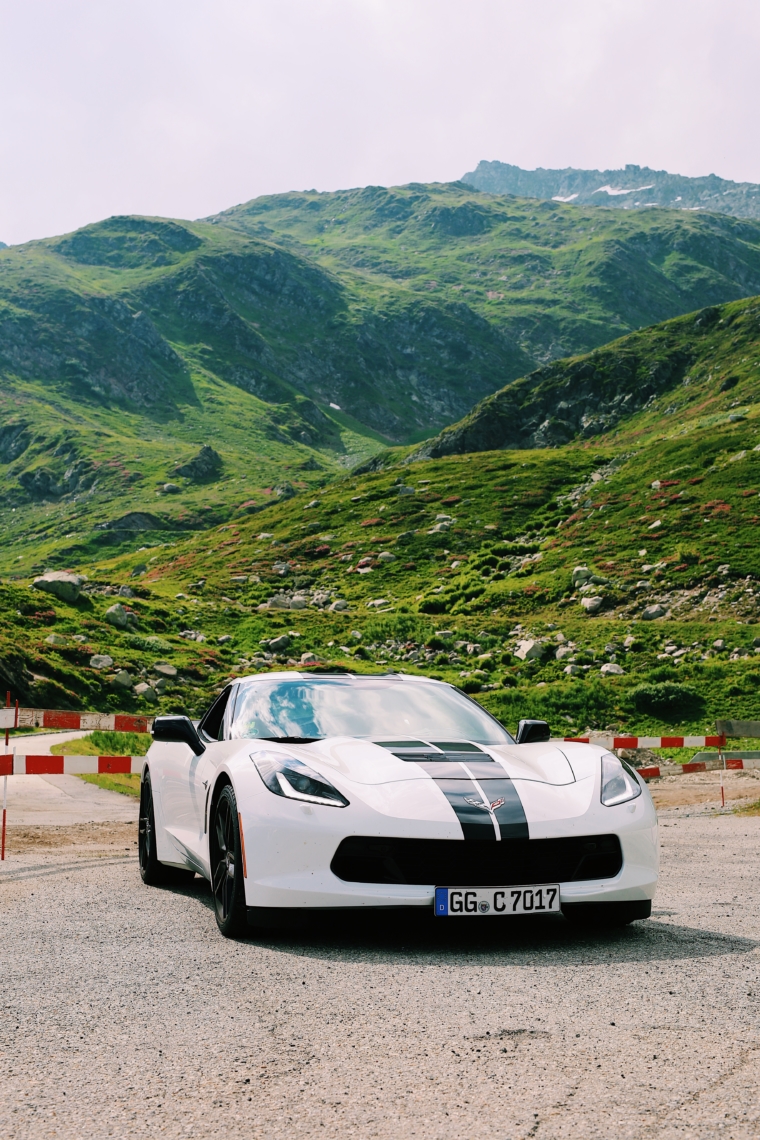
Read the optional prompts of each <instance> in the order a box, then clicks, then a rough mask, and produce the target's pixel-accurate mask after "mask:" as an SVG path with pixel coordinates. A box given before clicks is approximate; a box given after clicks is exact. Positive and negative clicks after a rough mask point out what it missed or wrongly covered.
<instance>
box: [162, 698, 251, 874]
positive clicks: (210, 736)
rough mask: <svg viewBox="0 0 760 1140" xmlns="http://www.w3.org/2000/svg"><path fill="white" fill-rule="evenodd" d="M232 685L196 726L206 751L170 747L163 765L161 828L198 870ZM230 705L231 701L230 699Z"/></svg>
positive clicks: (200, 863) (201, 860)
mask: <svg viewBox="0 0 760 1140" xmlns="http://www.w3.org/2000/svg"><path fill="white" fill-rule="evenodd" d="M236 688H237V686H236V685H230V686H228V687H227V688H226V689H225V690H224V691H223V692H222V694H221V695H220V696H219V697H218V698H217V700H216V701H215V702H214V704H213V705H212V706H211V708H210V709H209V711H208V712H207V713H206V714H205V716H204V717H203V719H202V720H201V722H200V725H199V726H198V733H199V736H200V738H201V740H202V741H203V743H204V744H205V745H206V750H205V751H204V752H202V753H200V755H195V754H194V753H193V750H192V748H190V747H189V746H188V745H186V744H177V745H172V748H171V753H170V754H169V755H167V757H166V760H165V762H164V764H163V778H162V799H163V804H164V819H165V828H166V831H167V833H168V834H169V836H170V837H171V839H172V840H173V842H174V844H175V846H176V847H177V849H178V851H179V852H180V854H181V855H182V857H183V858H185V859H189V860H190V861H191V862H192V863H194V864H195V865H196V866H197V869H198V870H201V869H202V866H203V864H204V863H205V859H204V857H203V846H204V843H203V840H204V831H205V805H206V799H207V792H208V789H209V787H210V785H211V781H212V777H213V772H214V771H215V769H216V767H217V765H218V763H219V762H220V760H221V755H220V754H221V753H222V752H224V751H225V749H224V743H223V742H224V736H225V732H226V731H227V733H228V728H227V726H228V723H229V722H228V717H227V715H226V714H227V711H228V707H229V702H230V698H231V697H233V698H234V692H235V690H236ZM233 704H234V699H233Z"/></svg>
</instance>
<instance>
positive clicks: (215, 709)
mask: <svg viewBox="0 0 760 1140" xmlns="http://www.w3.org/2000/svg"><path fill="white" fill-rule="evenodd" d="M231 692H232V686H231V685H228V686H227V688H226V689H225V690H224V692H223V693H222V694H221V696H219V697H217V699H216V700H215V701H214V703H213V705H212V706H211V708H210V709H209V710H208V712H207V713H206V714H205V716H204V717H203V719H202V720H201V723H200V725H199V726H198V727H199V729H200V731H201V732H202V733H203V735H204V736H205V737H206V739H207V740H224V728H225V713H226V712H227V705H228V702H229V699H230V693H231Z"/></svg>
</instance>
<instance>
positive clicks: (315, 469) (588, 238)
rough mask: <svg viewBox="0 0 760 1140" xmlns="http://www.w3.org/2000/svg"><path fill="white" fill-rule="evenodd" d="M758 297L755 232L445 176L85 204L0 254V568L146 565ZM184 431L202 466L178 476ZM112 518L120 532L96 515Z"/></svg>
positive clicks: (186, 453) (22, 572) (187, 447)
mask: <svg viewBox="0 0 760 1140" xmlns="http://www.w3.org/2000/svg"><path fill="white" fill-rule="evenodd" d="M759 290H760V225H758V223H755V222H749V221H747V222H739V221H737V220H735V219H731V218H726V217H717V216H713V215H701V214H700V215H697V214H684V213H682V212H678V211H672V212H668V211H662V210H652V211H650V212H641V211H633V212H622V211H617V210H605V209H600V208H594V209H580V208H577V207H574V206H567V205H563V204H561V203H541V202H536V201H535V200H530V199H527V200H523V199H516V198H498V197H495V196H493V195H488V194H483V193H480V192H478V191H476V190H473V189H472V188H468V187H465V186H464V185H462V184H460V183H455V184H448V185H425V186H423V185H414V186H409V187H401V188H396V189H393V190H384V189H382V188H372V187H370V188H366V189H364V190H358V191H346V192H338V193H335V194H316V193H314V194H310V193H307V194H285V195H276V196H271V197H266V198H261V199H257V200H255V201H254V202H250V203H247V204H245V205H243V206H240V207H236V208H235V209H233V210H230V211H226V212H225V213H223V214H221V215H218V216H217V217H215V218H213V219H210V220H209V221H208V222H206V223H204V222H192V223H185V222H173V221H171V220H165V219H150V218H116V219H109V220H107V221H105V222H101V223H98V224H96V225H93V226H88V227H85V228H84V229H82V230H80V231H77V233H75V234H72V235H67V236H65V237H63V238H55V239H50V240H46V241H40V242H32V243H28V244H27V245H25V246H20V247H13V248H12V249H9V250H3V251H0V327H1V328H2V337H0V343H1V344H2V349H0V377H2V386H1V390H0V490H1V491H2V502H3V507H2V509H0V538H1V539H2V541H1V542H0V572H3V573H5V574H8V575H18V576H22V577H26V576H27V575H29V574H31V573H33V572H35V571H37V570H39V569H43V568H45V567H48V566H58V567H66V566H71V565H77V566H80V567H81V566H87V565H92V564H99V563H100V562H101V561H103V560H104V559H107V557H108V555H109V554H115V553H117V552H119V551H129V550H132V551H136V550H138V549H140V548H143V549H142V552H143V553H144V554H145V555H146V557H145V558H144V559H143V560H142V561H144V562H147V561H149V559H150V557H151V556H152V555H153V554H154V553H155V552H156V551H157V550H159V549H161V548H163V549H165V548H166V547H167V546H171V545H172V544H175V543H180V544H181V543H182V542H183V540H184V539H186V538H187V536H188V534H191V533H193V532H197V531H202V530H208V529H209V528H210V527H213V526H215V525H220V524H222V523H225V522H230V521H233V522H234V521H236V520H238V519H239V518H242V517H245V516H246V515H247V514H248V513H250V512H254V511H258V510H259V509H261V508H263V507H266V506H267V505H268V504H269V503H271V502H272V501H276V500H277V498H278V491H277V488H278V487H280V488H282V487H285V493H289V490H290V488H293V489H295V490H296V491H298V492H303V493H304V494H308V495H310V496H313V494H314V493H316V492H317V491H318V489H319V488H320V487H321V486H324V485H325V484H326V483H327V482H329V481H330V480H332V479H333V478H334V477H336V476H338V475H340V474H342V473H343V472H345V471H346V470H350V469H352V468H353V467H355V466H356V465H357V464H361V463H364V462H365V461H367V460H369V459H371V458H372V456H373V455H376V454H377V453H378V452H379V451H381V450H382V449H384V448H385V447H386V446H387V444H388V443H391V442H394V441H395V442H399V441H403V440H408V441H412V440H419V439H420V438H422V437H425V436H428V435H430V434H431V433H435V432H436V431H437V430H439V429H440V428H442V427H443V426H444V425H445V424H447V423H450V422H451V421H452V420H456V419H458V418H460V417H461V416H462V415H463V414H464V413H466V412H467V411H468V409H469V408H470V407H471V405H472V404H473V403H474V402H475V401H477V400H479V399H481V398H482V397H484V396H486V395H488V394H489V393H491V392H494V391H495V390H497V389H498V388H500V387H501V386H502V385H503V384H504V382H505V381H506V380H512V379H515V378H517V377H519V376H521V375H523V374H525V373H529V372H530V371H531V370H532V369H533V368H535V367H536V366H538V365H546V363H547V362H549V361H551V360H554V359H556V358H558V357H562V356H565V355H566V354H569V353H577V352H585V351H587V350H589V349H591V348H594V347H595V346H598V345H601V344H603V343H606V342H608V341H609V340H610V338H612V337H615V336H619V335H621V334H623V333H626V332H629V331H630V330H634V329H637V328H639V327H640V326H644V325H649V324H651V323H652V322H655V321H660V320H662V319H664V318H666V317H671V316H675V315H676V314H679V313H683V312H685V311H689V310H691V309H695V308H699V307H701V306H704V305H707V304H713V303H718V302H723V301H727V300H730V299H732V298H737V297H739V296H741V295H743V294H744V293H746V292H748V291H759ZM84 327H86V328H87V330H88V332H87V335H86V336H84V335H82V334H81V332H80V331H78V330H81V329H82V328H84ZM104 377H106V378H107V379H104ZM335 405H338V407H337V408H336V407H335ZM204 443H208V444H210V445H211V446H213V447H214V448H215V450H216V451H217V452H218V453H219V454H220V455H221V458H222V468H221V470H220V472H218V473H217V476H216V477H214V478H211V479H209V480H208V481H206V482H197V481H193V479H191V478H188V477H185V476H179V475H177V474H176V473H175V468H176V467H177V465H182V464H184V463H186V462H187V461H188V460H189V459H191V457H192V456H193V455H194V454H195V453H196V452H197V451H198V449H199V447H200V446H201V445H202V444H204ZM167 483H171V484H174V486H175V488H177V490H176V491H175V492H173V493H165V492H164V486H165V484H167ZM288 484H289V485H290V486H289V487H288V486H287V485H288ZM127 511H129V512H133V513H134V512H140V513H141V514H142V516H143V518H142V520H135V519H133V520H132V523H133V525H134V526H135V527H136V528H138V529H124V528H123V527H119V526H114V524H115V523H118V521H119V520H120V519H121V518H122V517H123V516H124V515H125V513H127ZM139 528H142V529H139Z"/></svg>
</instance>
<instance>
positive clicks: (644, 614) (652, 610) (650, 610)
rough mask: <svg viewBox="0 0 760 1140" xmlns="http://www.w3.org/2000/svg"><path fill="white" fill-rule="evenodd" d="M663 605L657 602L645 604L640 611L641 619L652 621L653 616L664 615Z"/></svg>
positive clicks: (659, 616)
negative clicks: (651, 604) (649, 604)
mask: <svg viewBox="0 0 760 1140" xmlns="http://www.w3.org/2000/svg"><path fill="white" fill-rule="evenodd" d="M665 613H666V610H665V607H664V606H661V605H660V603H659V602H655V604H654V605H653V606H645V607H644V609H643V610H642V611H641V618H642V621H654V620H655V618H661V617H665Z"/></svg>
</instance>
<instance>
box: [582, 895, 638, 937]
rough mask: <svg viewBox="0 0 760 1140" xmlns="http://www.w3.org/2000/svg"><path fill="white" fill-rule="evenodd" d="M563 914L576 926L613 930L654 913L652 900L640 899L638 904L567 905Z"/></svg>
mask: <svg viewBox="0 0 760 1140" xmlns="http://www.w3.org/2000/svg"><path fill="white" fill-rule="evenodd" d="M562 913H563V914H564V916H565V918H566V919H567V920H568V922H572V924H573V925H574V926H585V927H590V928H596V929H598V930H599V929H605V928H606V929H608V930H609V929H611V928H612V927H615V926H628V924H629V923H631V922H636V921H637V920H638V919H641V918H649V917H650V915H651V913H652V900H651V899H640V900H637V901H636V902H608V903H566V904H565V905H564V906H563V907H562Z"/></svg>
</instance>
